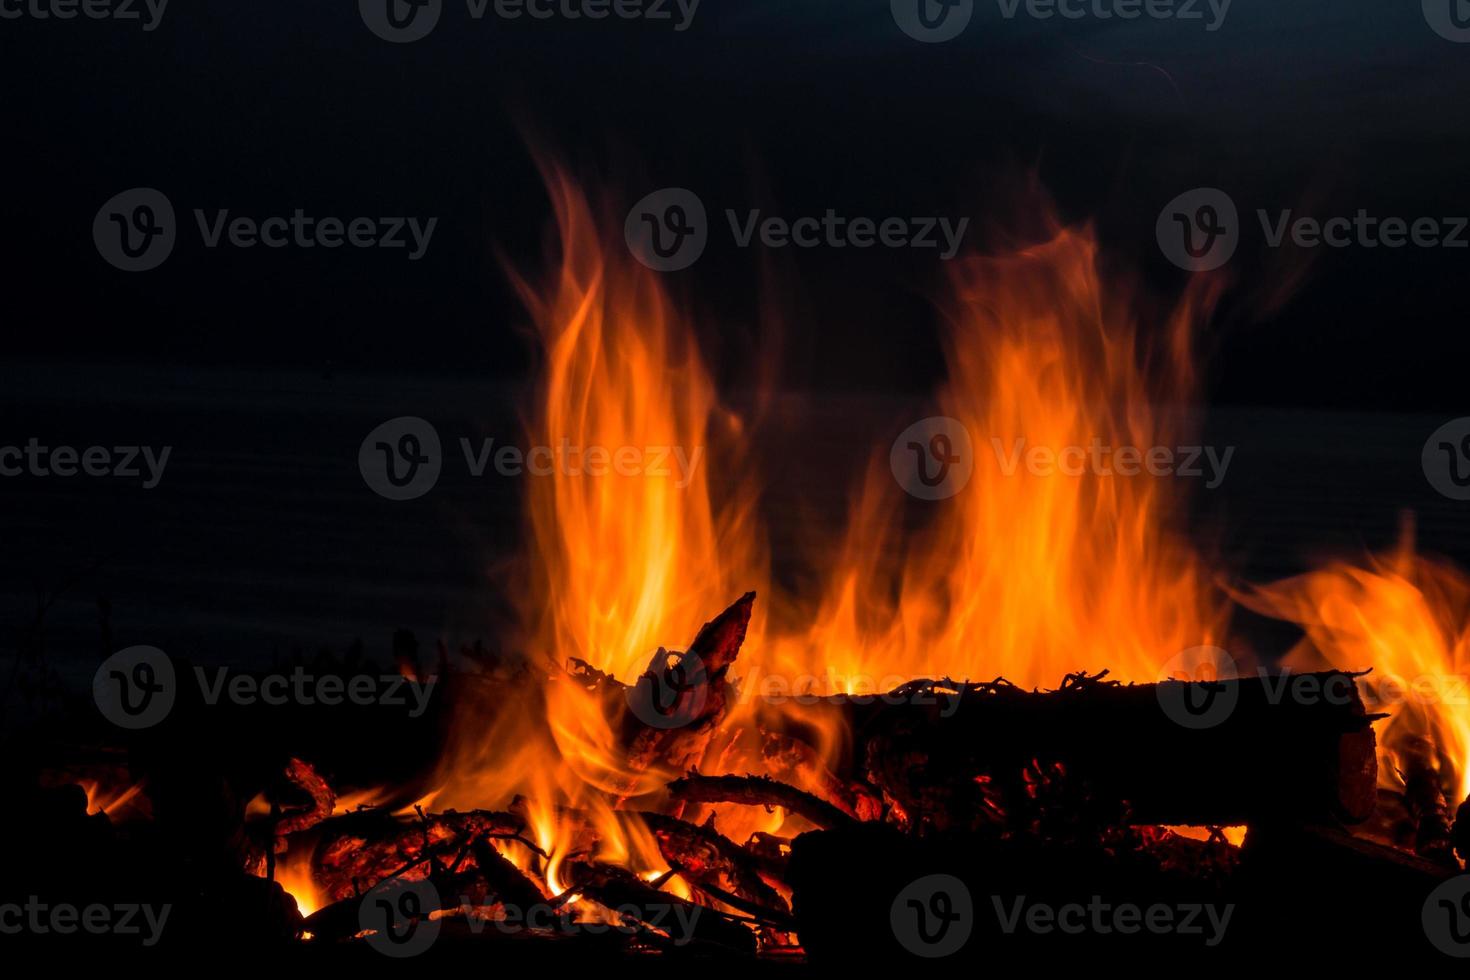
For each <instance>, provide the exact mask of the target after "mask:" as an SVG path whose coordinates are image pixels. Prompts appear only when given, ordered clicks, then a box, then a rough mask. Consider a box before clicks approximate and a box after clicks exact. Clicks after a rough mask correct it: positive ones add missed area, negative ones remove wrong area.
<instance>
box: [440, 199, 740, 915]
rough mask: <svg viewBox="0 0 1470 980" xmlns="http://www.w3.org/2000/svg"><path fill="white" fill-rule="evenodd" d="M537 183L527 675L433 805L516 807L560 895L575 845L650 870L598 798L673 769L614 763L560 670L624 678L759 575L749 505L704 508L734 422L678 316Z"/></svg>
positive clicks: (526, 287) (644, 848) (594, 708)
mask: <svg viewBox="0 0 1470 980" xmlns="http://www.w3.org/2000/svg"><path fill="white" fill-rule="evenodd" d="M547 185H548V190H549V192H550V195H551V199H552V204H553V206H554V209H555V213H556V218H557V230H558V232H559V243H560V251H561V254H560V256H559V265H558V268H557V271H556V273H555V275H554V276H553V277H552V279H551V281H550V282H549V283H546V284H541V283H532V282H530V281H528V280H525V279H522V278H520V277H519V276H516V281H517V285H518V287H519V290H520V292H521V294H522V296H523V297H524V300H525V302H526V305H527V308H528V309H529V310H530V312H531V316H532V319H533V321H534V324H535V328H536V334H537V337H538V339H539V341H540V344H541V347H542V350H543V351H544V365H543V369H542V372H541V378H540V384H539V388H538V390H539V392H540V399H539V403H538V404H537V406H536V408H535V410H534V412H533V413H532V414H531V417H530V418H529V419H528V423H527V430H528V431H527V438H528V443H529V445H528V453H530V452H537V451H540V452H542V453H546V452H547V450H549V451H550V452H551V453H558V451H559V454H558V455H552V456H547V455H543V456H542V463H543V464H544V465H543V466H542V472H543V474H544V475H539V476H537V475H531V476H528V477H527V479H526V501H527V502H526V508H527V516H528V531H529V540H528V541H527V544H526V553H527V555H528V558H527V560H526V562H525V564H524V566H523V567H524V572H525V574H524V576H523V581H524V582H525V583H526V588H525V590H524V591H523V593H522V594H521V595H520V599H521V600H522V617H521V618H522V621H523V623H524V624H525V636H524V637H523V642H524V643H525V646H526V647H527V648H528V649H529V650H531V651H533V664H534V666H535V670H536V677H537V680H536V682H535V683H534V686H533V689H532V690H529V691H525V692H522V693H523V694H524V695H525V696H524V697H517V698H515V699H514V700H510V699H507V698H504V697H500V698H497V699H496V702H495V705H494V706H493V707H491V706H488V705H487V706H486V707H485V709H484V717H485V718H489V719H491V720H490V722H489V730H488V731H485V730H484V727H483V726H484V720H483V719H477V723H476V727H475V729H474V731H473V733H472V735H471V736H470V737H469V738H466V739H463V740H462V744H460V745H458V746H457V747H456V748H455V749H454V750H453V751H452V754H451V759H452V761H451V763H450V765H449V766H448V767H447V769H446V780H445V782H446V786H445V790H444V793H443V795H442V797H441V798H440V800H439V803H440V804H443V805H449V806H455V805H461V806H475V805H498V804H503V803H504V802H505V801H507V800H509V799H511V798H513V797H517V796H518V797H521V798H523V801H524V813H525V815H526V816H527V818H528V820H529V823H530V833H531V837H532V839H534V840H535V842H536V843H537V845H538V846H539V847H541V848H542V849H543V850H544V851H546V852H547V854H548V855H549V856H550V857H549V860H548V861H546V862H545V864H546V866H545V868H544V869H542V872H543V875H544V880H545V881H546V883H547V885H548V886H549V888H550V890H551V891H552V893H553V894H560V893H561V892H562V891H563V890H564V889H565V883H564V882H563V881H562V880H561V869H562V866H563V863H564V861H565V860H566V858H567V857H568V856H569V855H570V854H571V853H575V852H577V851H579V850H583V849H585V848H586V846H588V842H589V841H592V842H595V843H593V844H592V845H591V846H592V847H593V848H594V856H595V857H597V858H598V859H600V860H607V861H612V862H615V863H618V864H623V865H626V866H628V867H630V868H633V869H634V870H635V871H638V872H639V873H644V874H650V873H657V874H661V873H663V872H664V871H666V870H667V864H666V863H665V862H664V861H663V859H662V858H661V856H660V855H659V851H658V847H657V844H656V843H655V841H654V840H653V837H652V835H651V834H650V833H649V832H648V831H647V829H646V828H645V827H643V825H642V822H641V821H640V820H638V819H637V818H636V817H635V816H633V815H632V814H630V813H627V812H623V811H620V810H618V809H616V808H615V807H614V805H613V804H614V803H615V802H617V801H619V800H623V799H627V798H631V797H638V796H642V795H645V794H648V793H653V792H658V791H661V789H662V787H663V785H664V784H665V783H666V782H667V780H668V779H669V778H671V776H672V775H673V774H668V773H660V772H643V771H638V770H635V769H633V768H630V767H629V766H628V764H627V762H626V761H625V759H624V749H623V747H622V744H621V736H620V732H619V731H618V728H617V724H618V722H619V720H620V718H621V708H622V706H623V702H622V701H621V700H620V699H618V700H616V701H615V703H611V704H610V703H608V701H607V700H606V699H605V698H604V697H603V696H601V695H599V693H597V692H595V691H591V690H589V689H588V688H587V687H586V686H583V685H580V684H577V683H574V682H572V681H571V680H570V679H569V678H568V677H567V676H566V675H565V673H564V670H563V668H564V666H565V665H566V664H567V663H568V662H569V661H571V660H572V659H574V658H575V659H579V660H582V661H584V662H586V663H588V664H590V665H591V666H593V667H595V668H596V669H598V670H600V671H603V672H605V673H607V674H609V675H611V676H612V677H615V678H617V679H618V680H619V681H622V682H623V683H632V682H634V681H635V680H636V679H637V677H638V676H639V674H641V673H642V672H643V671H644V670H645V669H647V665H648V662H649V658H650V655H651V654H652V653H653V652H654V651H655V650H656V649H657V648H659V646H660V645H667V644H671V643H679V642H687V641H688V640H690V639H692V638H693V637H694V635H695V633H696V632H697V631H698V629H699V627H700V626H701V625H702V624H703V623H704V622H705V621H706V620H708V619H709V618H710V617H711V616H712V615H714V614H715V613H717V612H718V611H720V610H721V609H723V608H724V607H725V606H727V605H728V604H729V602H730V601H731V599H732V598H733V597H735V596H738V595H740V594H741V593H742V592H744V591H747V590H749V589H752V588H761V587H762V586H763V584H764V583H765V581H766V572H765V567H764V555H763V552H762V537H761V535H760V534H759V533H758V532H757V531H756V529H755V528H754V527H753V516H752V515H753V509H754V505H755V502H756V497H755V494H754V493H750V492H742V493H733V494H730V495H728V496H727V499H724V500H717V499H716V496H715V494H714V492H713V491H712V488H711V485H710V482H709V479H708V475H707V474H708V472H709V468H710V465H711V464H710V459H709V457H710V455H711V454H712V453H714V452H717V451H720V450H722V449H724V450H729V449H731V448H732V447H734V446H736V441H735V440H734V439H733V438H732V437H733V436H735V435H737V434H738V433H739V431H740V429H741V426H742V422H741V420H740V419H739V418H738V417H736V416H735V415H733V414H732V413H730V412H728V411H726V410H724V409H723V408H722V407H721V406H720V405H719V403H718V401H717V399H716V396H715V392H714V385H713V383H712V381H711V379H710V377H709V374H708V372H707V370H706V368H705V366H704V363H703V361H702V359H701V357H700V353H699V350H698V349H697V346H696V343H695V332H694V329H693V327H692V325H691V323H690V322H689V321H688V320H687V319H685V318H683V317H682V316H680V314H679V313H678V312H677V311H676V310H675V308H674V305H673V303H672V301H671V300H670V298H669V297H668V296H667V294H666V293H665V292H664V289H663V285H662V283H661V282H660V281H659V279H658V275H657V274H656V273H654V272H653V271H652V270H649V269H646V268H644V267H643V266H642V265H640V264H638V263H637V262H636V261H634V260H633V258H632V257H631V256H630V255H629V254H628V252H627V251H626V249H624V248H623V246H622V244H621V242H619V243H617V244H616V245H607V246H605V245H604V242H603V239H602V237H601V232H600V230H599V227H600V226H599V223H598V222H597V221H596V220H594V216H593V212H592V209H591V207H590V206H589V204H588V202H587V200H586V199H585V197H584V196H583V195H582V193H581V191H580V190H579V189H578V187H577V186H576V184H575V183H574V181H572V180H571V179H570V178H569V177H567V176H566V175H563V174H561V173H559V172H556V171H554V170H553V171H551V172H549V173H548V176H547ZM536 447H544V448H543V449H541V450H538V449H537V448H536ZM591 453H600V454H601V453H605V454H606V456H605V458H604V461H603V462H602V463H601V464H600V469H601V470H602V472H601V473H600V474H594V473H592V472H589V470H590V469H591V468H592V466H593V465H594V464H593V462H592V459H591V457H590V455H589V454H591ZM528 460H529V456H528ZM620 460H621V461H620ZM729 463H730V457H729V456H728V455H726V456H725V457H724V465H729ZM547 469H549V470H550V472H549V473H547V472H546V470H547ZM757 615H758V618H757V620H756V622H754V623H753V624H752V629H751V633H750V635H751V637H752V639H754V638H755V637H756V636H758V635H759V632H760V630H761V629H762V622H763V620H762V619H761V618H760V617H761V616H763V615H764V614H763V613H758V614H757ZM502 693H503V692H502ZM513 849H514V848H511V849H508V850H507V853H508V854H509V853H510V850H513ZM512 860H522V861H524V860H527V858H526V857H525V855H520V856H519V857H514V858H512Z"/></svg>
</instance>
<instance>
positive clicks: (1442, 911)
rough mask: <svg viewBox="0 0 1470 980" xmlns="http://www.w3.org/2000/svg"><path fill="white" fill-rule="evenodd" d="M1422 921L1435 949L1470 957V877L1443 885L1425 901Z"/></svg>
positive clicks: (1453, 880) (1450, 954)
mask: <svg viewBox="0 0 1470 980" xmlns="http://www.w3.org/2000/svg"><path fill="white" fill-rule="evenodd" d="M1420 920H1421V922H1422V923H1423V925H1424V935H1425V936H1427V937H1429V941H1430V942H1431V943H1433V944H1434V948H1435V949H1437V950H1439V951H1440V952H1441V953H1444V954H1445V955H1446V956H1454V957H1456V958H1458V959H1465V958H1466V957H1470V874H1464V875H1455V877H1453V878H1450V879H1448V880H1447V881H1442V882H1440V883H1439V885H1438V886H1437V887H1436V888H1435V889H1434V891H1432V892H1430V893H1429V897H1428V898H1426V899H1425V900H1424V908H1423V910H1422V911H1421V913H1420Z"/></svg>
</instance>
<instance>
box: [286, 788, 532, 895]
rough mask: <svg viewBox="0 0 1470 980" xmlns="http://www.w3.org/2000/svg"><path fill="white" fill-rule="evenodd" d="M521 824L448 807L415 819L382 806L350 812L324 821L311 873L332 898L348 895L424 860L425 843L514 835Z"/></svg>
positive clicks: (517, 819) (508, 816) (501, 816)
mask: <svg viewBox="0 0 1470 980" xmlns="http://www.w3.org/2000/svg"><path fill="white" fill-rule="evenodd" d="M525 827H526V824H525V821H523V820H522V819H521V818H520V817H519V816H517V815H515V814H513V813H494V812H491V811H488V810H471V811H468V812H466V813H458V812H455V811H453V810H450V811H448V812H446V813H438V814H434V813H431V814H427V815H425V816H424V818H423V819H422V820H417V821H405V820H400V819H398V818H396V817H394V816H392V815H390V814H387V813H384V812H383V811H381V810H372V811H364V812H361V813H351V814H347V815H345V816H342V817H337V818H334V819H333V820H330V821H327V823H326V824H324V825H323V834H322V838H321V840H320V842H319V843H318V844H317V848H316V852H315V853H314V854H313V856H312V877H313V879H314V880H315V881H317V882H318V883H319V884H320V885H321V887H322V888H323V889H324V890H325V892H326V893H327V895H328V896H329V897H331V898H332V899H334V900H341V899H347V898H351V897H353V896H356V895H358V894H359V893H360V892H361V891H363V890H364V889H366V888H369V887H371V886H372V885H374V884H376V883H377V882H379V881H381V880H383V879H384V878H386V877H388V876H390V875H392V874H395V873H397V872H398V871H399V869H400V868H402V867H404V866H405V865H410V864H413V863H414V862H418V861H422V860H424V858H425V857H426V854H425V849H426V848H428V847H432V846H436V845H449V844H454V843H456V842H458V843H459V844H461V845H468V844H469V843H470V842H471V841H473V840H475V839H478V838H482V837H502V838H512V837H518V836H519V835H520V834H521V833H522V832H523V831H524V830H525ZM419 876H420V877H422V874H420V875H419Z"/></svg>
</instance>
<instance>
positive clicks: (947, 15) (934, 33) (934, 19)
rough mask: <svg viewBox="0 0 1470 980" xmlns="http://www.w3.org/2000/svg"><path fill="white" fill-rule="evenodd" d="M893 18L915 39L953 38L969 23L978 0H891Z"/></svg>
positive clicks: (928, 41) (927, 41)
mask: <svg viewBox="0 0 1470 980" xmlns="http://www.w3.org/2000/svg"><path fill="white" fill-rule="evenodd" d="M889 6H890V9H891V10H892V11H893V22H894V23H895V24H897V25H898V28H899V30H901V31H903V32H904V33H905V34H907V35H908V36H909V37H911V38H913V39H914V40H915V41H923V42H924V43H925V44H939V43H940V42H943V41H952V40H954V39H955V38H957V37H959V36H960V35H961V34H963V33H964V30H965V28H966V27H968V26H970V18H971V17H973V16H974V15H975V0H891V3H890V4H889Z"/></svg>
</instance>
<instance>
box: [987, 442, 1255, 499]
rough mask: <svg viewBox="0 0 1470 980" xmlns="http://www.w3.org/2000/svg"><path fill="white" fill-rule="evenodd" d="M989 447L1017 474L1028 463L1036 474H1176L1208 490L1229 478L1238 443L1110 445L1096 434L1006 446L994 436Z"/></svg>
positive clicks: (1028, 469) (1008, 473)
mask: <svg viewBox="0 0 1470 980" xmlns="http://www.w3.org/2000/svg"><path fill="white" fill-rule="evenodd" d="M990 448H991V450H992V451H993V452H994V453H995V459H996V462H997V463H999V464H1000V471H1001V473H1003V474H1004V475H1006V476H1015V475H1016V474H1017V473H1018V472H1020V470H1021V468H1022V466H1023V465H1024V467H1025V469H1026V472H1027V473H1030V474H1031V475H1032V476H1039V477H1052V476H1070V477H1080V476H1088V475H1091V476H1099V477H1113V476H1138V475H1139V474H1140V473H1147V474H1148V475H1149V476H1157V477H1167V476H1174V477H1179V478H1181V479H1200V480H1203V481H1204V485H1205V489H1207V490H1214V489H1216V488H1218V487H1219V486H1220V484H1222V483H1224V482H1225V472H1226V470H1228V469H1229V468H1230V460H1231V459H1232V458H1233V457H1234V456H1235V447H1234V446H1226V447H1225V449H1224V451H1223V452H1221V451H1220V450H1219V449H1218V448H1217V447H1215V446H1149V447H1147V448H1144V447H1141V446H1116V447H1115V446H1111V445H1108V444H1106V443H1104V442H1103V441H1102V440H1101V439H1099V438H1097V437H1094V438H1093V439H1092V441H1091V443H1089V444H1088V445H1086V446H1082V445H1072V446H1061V447H1056V446H1043V445H1034V446H1029V447H1028V446H1027V444H1026V439H1025V437H1024V436H1023V437H1020V438H1018V439H1015V440H1013V441H1012V442H1011V444H1010V445H1009V446H1007V445H1006V443H1005V440H1003V439H1001V438H1000V437H999V436H993V437H991V440H990Z"/></svg>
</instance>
